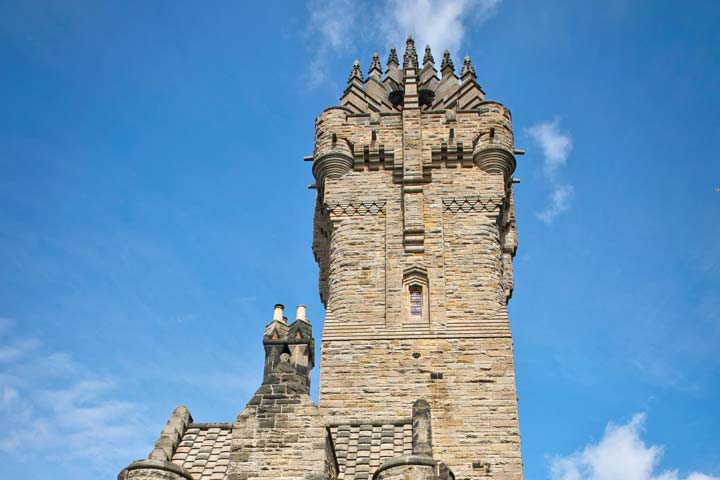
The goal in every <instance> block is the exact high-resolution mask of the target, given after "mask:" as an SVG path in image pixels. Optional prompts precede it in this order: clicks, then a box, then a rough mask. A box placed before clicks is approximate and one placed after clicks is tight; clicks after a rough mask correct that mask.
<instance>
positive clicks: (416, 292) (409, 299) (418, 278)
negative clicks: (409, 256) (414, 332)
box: [402, 267, 430, 326]
mask: <svg viewBox="0 0 720 480" xmlns="http://www.w3.org/2000/svg"><path fill="white" fill-rule="evenodd" d="M429 287H430V286H429V284H428V277H427V270H425V268H423V267H411V268H408V269H407V270H405V271H404V272H403V315H402V318H403V324H407V325H413V326H420V325H422V326H429V325H430V291H429V290H430V288H429Z"/></svg>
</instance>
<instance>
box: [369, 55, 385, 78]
mask: <svg viewBox="0 0 720 480" xmlns="http://www.w3.org/2000/svg"><path fill="white" fill-rule="evenodd" d="M376 72H377V73H378V74H379V75H382V66H381V65H380V56H379V55H378V54H377V53H373V57H372V62H370V70H369V71H368V75H370V76H372V75H373V74H374V73H376Z"/></svg>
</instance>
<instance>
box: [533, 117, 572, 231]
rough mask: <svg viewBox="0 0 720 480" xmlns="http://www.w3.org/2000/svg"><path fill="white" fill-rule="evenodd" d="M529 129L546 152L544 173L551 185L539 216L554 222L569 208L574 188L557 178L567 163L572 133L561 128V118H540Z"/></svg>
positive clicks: (544, 154) (548, 222)
mask: <svg viewBox="0 0 720 480" xmlns="http://www.w3.org/2000/svg"><path fill="white" fill-rule="evenodd" d="M527 133H528V134H529V135H530V137H531V138H532V139H533V141H534V142H535V143H536V144H537V145H538V146H539V147H540V148H541V149H542V152H543V173H544V175H545V178H546V179H547V180H548V182H549V183H550V185H551V186H552V192H551V194H550V202H549V203H548V205H547V206H546V207H545V208H544V209H543V210H542V211H541V212H538V213H537V217H538V218H539V219H540V220H542V221H543V222H545V223H546V224H551V223H552V222H553V221H554V220H555V218H556V217H557V216H558V215H560V214H561V213H563V212H566V211H567V210H569V209H570V204H571V201H572V198H573V196H574V195H575V188H574V187H573V186H572V185H570V184H567V183H561V182H559V181H558V172H559V171H560V169H562V168H563V167H565V166H566V165H567V161H568V157H569V155H570V152H571V151H572V145H573V144H572V138H571V137H570V134H569V133H567V132H564V131H562V130H561V129H560V119H559V118H555V119H554V120H551V121H546V122H541V123H538V124H535V125H533V126H532V127H530V128H528V129H527Z"/></svg>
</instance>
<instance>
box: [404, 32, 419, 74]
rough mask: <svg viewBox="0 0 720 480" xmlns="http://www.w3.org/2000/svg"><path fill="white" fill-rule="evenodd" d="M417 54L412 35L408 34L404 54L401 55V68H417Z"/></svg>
mask: <svg viewBox="0 0 720 480" xmlns="http://www.w3.org/2000/svg"><path fill="white" fill-rule="evenodd" d="M417 65H418V56H417V52H416V51H415V40H413V38H412V35H408V38H407V41H406V42H405V55H403V68H413V67H415V68H417Z"/></svg>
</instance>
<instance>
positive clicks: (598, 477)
mask: <svg viewBox="0 0 720 480" xmlns="http://www.w3.org/2000/svg"><path fill="white" fill-rule="evenodd" d="M644 423H645V414H637V415H635V416H634V417H633V418H632V420H630V422H628V423H627V424H625V425H615V424H613V423H609V424H608V426H607V427H606V429H605V433H604V435H603V437H602V439H601V440H600V441H599V442H598V443H590V444H588V445H586V446H585V447H584V448H583V449H582V450H580V451H578V452H576V453H574V454H572V455H569V456H566V457H562V456H559V457H555V458H553V459H552V461H551V464H550V478H551V480H680V479H681V478H683V479H684V480H720V477H714V476H711V475H706V474H703V473H698V472H693V473H690V474H689V475H688V476H687V477H681V476H680V474H679V472H678V471H677V470H664V471H662V472H660V473H658V472H656V470H657V469H658V466H659V464H660V461H661V460H662V455H663V447H662V446H658V445H650V446H648V445H646V444H645V442H644V441H643V439H642V438H641V434H642V432H643V426H644Z"/></svg>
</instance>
